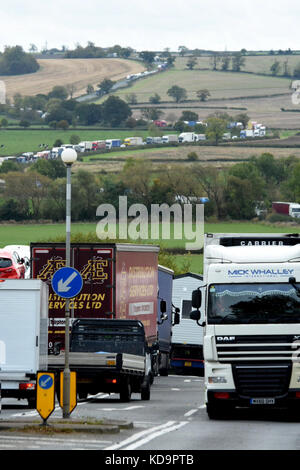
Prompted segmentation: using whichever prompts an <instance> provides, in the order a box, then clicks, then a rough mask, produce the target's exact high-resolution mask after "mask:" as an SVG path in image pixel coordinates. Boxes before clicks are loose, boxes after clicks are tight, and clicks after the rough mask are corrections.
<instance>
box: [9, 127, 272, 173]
mask: <svg viewBox="0 0 300 470" xmlns="http://www.w3.org/2000/svg"><path fill="white" fill-rule="evenodd" d="M153 122H154V124H155V125H156V126H157V127H161V128H163V127H165V126H166V125H167V123H166V121H153ZM186 124H187V125H190V126H192V124H193V125H195V124H202V125H205V123H203V122H194V121H193V122H191V121H188V122H186ZM250 126H251V128H248V129H243V128H242V127H243V124H242V123H240V122H231V123H229V125H228V128H230V129H235V130H236V131H235V134H234V135H232V133H231V132H224V133H223V136H222V139H223V140H224V141H228V140H231V139H238V138H240V139H247V138H257V137H265V135H266V127H265V126H263V125H262V124H258V123H257V122H251V124H250ZM236 132H239V137H238V135H236ZM206 139H207V137H206V134H204V133H203V134H197V133H195V132H182V133H180V134H179V135H178V134H166V135H163V136H157V137H151V136H148V137H146V139H143V137H136V136H133V137H126V138H125V139H102V140H92V141H82V142H79V143H78V144H76V145H72V144H62V145H61V146H60V147H53V148H52V149H44V150H41V151H39V152H36V153H34V152H24V153H22V154H21V155H20V156H5V157H0V165H1V164H2V163H3V161H5V160H9V159H15V160H16V161H17V162H19V163H28V162H35V161H36V160H38V159H39V158H44V159H47V160H48V159H56V158H58V157H60V156H61V154H62V152H63V151H64V150H65V149H66V148H73V149H74V150H76V152H77V153H86V152H95V151H97V150H114V149H118V148H128V147H136V146H142V145H165V144H188V143H196V142H201V141H205V140H206Z"/></svg>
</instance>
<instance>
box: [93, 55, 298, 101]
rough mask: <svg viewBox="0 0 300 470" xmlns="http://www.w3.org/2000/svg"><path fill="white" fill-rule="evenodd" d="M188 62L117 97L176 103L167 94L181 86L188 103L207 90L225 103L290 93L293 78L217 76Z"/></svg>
mask: <svg viewBox="0 0 300 470" xmlns="http://www.w3.org/2000/svg"><path fill="white" fill-rule="evenodd" d="M205 59H207V58H205ZM251 59H252V58H251ZM260 59H261V58H260ZM247 60H248V58H247V59H246V63H247ZM249 60H250V58H249ZM186 61H187V59H185V61H183V59H177V60H176V66H175V67H174V68H173V69H171V70H169V71H167V72H164V73H160V74H156V75H153V76H151V77H147V78H143V79H141V80H137V81H136V82H133V83H132V85H131V87H130V88H125V89H121V90H119V91H117V92H115V93H114V94H115V95H117V96H119V97H120V98H122V99H124V100H125V99H126V95H128V94H131V93H134V94H135V95H136V97H137V101H138V102H148V101H149V98H150V96H153V95H154V94H155V93H157V94H158V95H159V96H160V97H161V100H162V101H169V102H174V100H172V98H170V97H169V96H168V95H167V90H168V89H169V88H171V87H172V86H173V85H179V86H181V87H182V88H185V89H186V90H187V94H188V96H187V99H189V100H197V97H196V92H197V90H200V89H203V88H206V89H208V90H209V92H210V94H211V96H210V99H209V100H213V99H224V100H225V99H228V98H236V97H244V96H257V95H272V94H277V93H288V92H289V85H290V79H289V78H284V77H280V76H278V77H273V76H264V75H256V74H247V73H235V72H230V71H228V72H221V71H217V72H216V71H213V70H211V69H210V70H199V69H197V68H196V69H194V70H188V69H187V68H186V66H185V64H186ZM299 61H300V58H299ZM253 69H254V67H253ZM105 99H106V97H103V98H101V99H100V100H98V101H97V102H99V103H101V102H103V101H104V100H105Z"/></svg>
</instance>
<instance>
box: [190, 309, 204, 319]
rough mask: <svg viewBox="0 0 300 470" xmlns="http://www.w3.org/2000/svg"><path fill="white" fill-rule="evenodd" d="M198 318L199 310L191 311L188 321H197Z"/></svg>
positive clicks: (199, 316) (199, 315)
mask: <svg viewBox="0 0 300 470" xmlns="http://www.w3.org/2000/svg"><path fill="white" fill-rule="evenodd" d="M200 318H201V312H200V310H193V311H192V312H191V313H190V319H191V320H195V321H199V320H200Z"/></svg>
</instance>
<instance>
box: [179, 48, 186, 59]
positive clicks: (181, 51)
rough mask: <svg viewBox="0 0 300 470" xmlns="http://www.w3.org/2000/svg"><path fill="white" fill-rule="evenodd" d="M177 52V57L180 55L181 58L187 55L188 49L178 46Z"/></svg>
mask: <svg viewBox="0 0 300 470" xmlns="http://www.w3.org/2000/svg"><path fill="white" fill-rule="evenodd" d="M178 51H179V55H181V57H183V56H184V55H185V54H187V52H188V48H187V47H185V46H179V47H178Z"/></svg>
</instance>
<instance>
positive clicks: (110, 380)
mask: <svg viewBox="0 0 300 470" xmlns="http://www.w3.org/2000/svg"><path fill="white" fill-rule="evenodd" d="M105 382H106V383H108V384H116V383H118V381H117V379H105Z"/></svg>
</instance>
